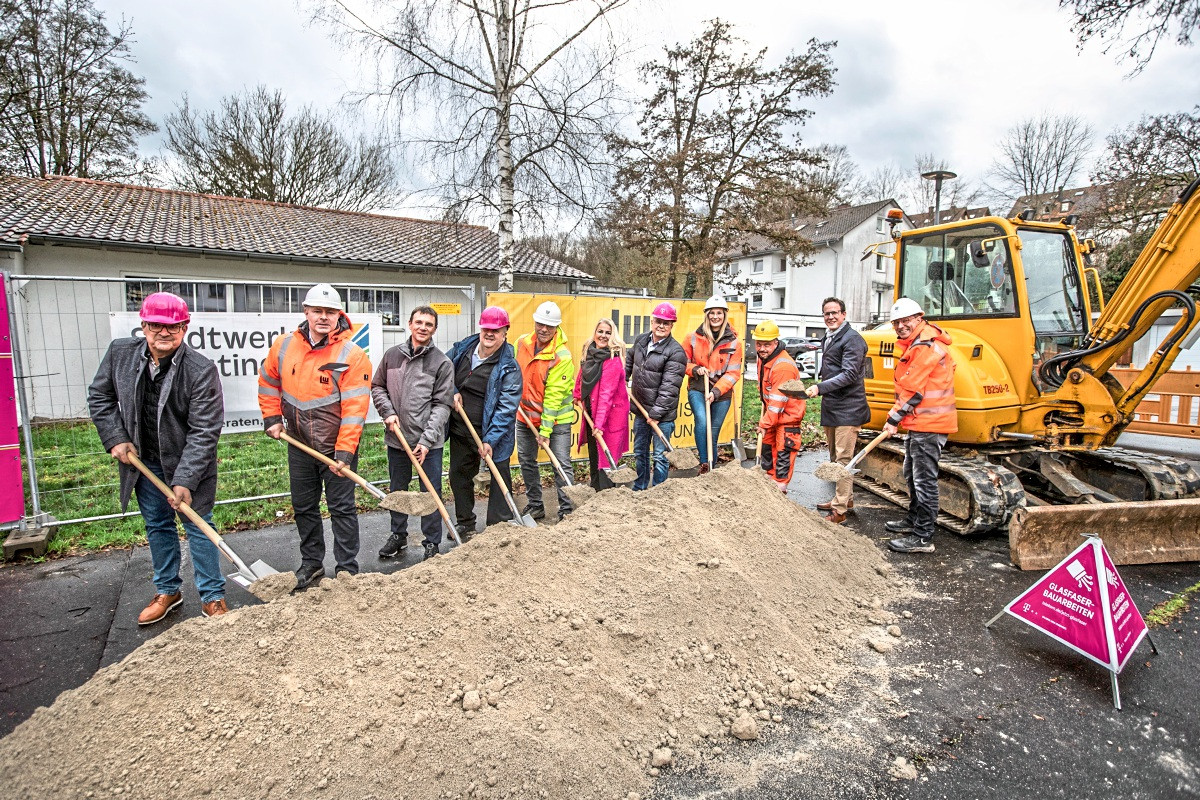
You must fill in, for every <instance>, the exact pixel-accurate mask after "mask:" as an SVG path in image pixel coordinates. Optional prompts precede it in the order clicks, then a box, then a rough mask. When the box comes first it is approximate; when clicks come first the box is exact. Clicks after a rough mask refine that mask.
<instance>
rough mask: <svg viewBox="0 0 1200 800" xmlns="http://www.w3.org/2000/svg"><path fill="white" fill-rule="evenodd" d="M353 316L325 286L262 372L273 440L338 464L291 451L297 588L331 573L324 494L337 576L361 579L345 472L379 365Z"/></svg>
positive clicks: (262, 400)
mask: <svg viewBox="0 0 1200 800" xmlns="http://www.w3.org/2000/svg"><path fill="white" fill-rule="evenodd" d="M352 336H353V330H352V328H351V325H350V318H349V317H347V316H346V312H345V311H344V310H343V306H342V299H341V296H340V295H338V293H337V290H336V289H334V288H333V287H332V286H330V285H329V284H327V283H318V284H317V285H316V286H314V287H312V288H311V289H309V290H308V294H307V295H306V296H305V298H304V322H302V323H301V324H300V327H299V328H298V329H297V330H296V331H294V332H293V333H292V334H291V335H290V336H280V337H279V338H277V339H276V340H275V341H274V342H273V343H272V344H271V351H270V352H269V353H268V354H267V357H266V359H265V360H264V361H263V366H262V370H261V371H260V372H259V374H258V407H259V409H260V410H261V411H262V415H263V426H264V427H265V428H266V432H267V435H268V436H270V437H271V438H273V439H278V438H279V434H281V433H283V431H284V427H285V425H286V429H287V432H288V434H289V435H291V436H293V437H294V438H295V439H297V440H298V441H300V442H301V443H303V444H306V445H308V446H309V447H311V448H313V449H314V450H317V451H319V452H321V453H323V454H325V455H327V456H329V457H330V458H332V459H333V460H334V461H335V462H336V463H335V464H333V465H331V466H329V467H328V468H327V467H326V466H325V465H324V464H323V463H322V462H321V461H318V460H317V459H315V458H313V457H312V456H310V455H308V454H307V453H305V452H303V451H301V450H300V449H299V448H297V447H293V446H292V445H290V444H289V445H288V475H289V477H290V481H291V490H292V509H293V510H294V511H295V515H296V530H297V532H298V533H299V534H300V569H298V570H296V588H297V589H303V588H304V587H306V586H308V585H309V584H310V583H312V582H313V581H316V580H319V579H320V578H321V577H323V576H324V575H325V532H324V529H323V525H322V522H321V489H322V485H324V489H325V505H326V506H327V507H328V508H329V519H330V523H331V526H332V527H333V555H334V558H335V559H336V560H337V567H336V571H337V572H349V573H350V574H351V575H355V574H357V573H358V512H357V511H356V510H355V506H354V482H353V481H351V480H350V478H349V477H347V476H346V475H344V474H342V468H344V467H349V468H350V469H351V470H353V469H354V468H355V467H356V466H357V465H358V440H359V438H360V437H361V436H362V429H363V422H364V421H365V420H366V416H367V409H368V408H369V407H370V405H371V361H370V359H368V358H367V354H366V353H365V352H363V349H362V348H361V347H359V346H358V345H356V344H355V343H354V342H353V341H352Z"/></svg>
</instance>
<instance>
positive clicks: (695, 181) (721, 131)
mask: <svg viewBox="0 0 1200 800" xmlns="http://www.w3.org/2000/svg"><path fill="white" fill-rule="evenodd" d="M743 44H744V43H743V42H742V41H741V40H740V39H737V38H735V37H734V36H733V35H732V33H731V26H730V25H729V24H728V23H726V22H723V21H721V20H719V19H718V20H712V21H710V22H709V23H708V24H707V26H706V27H705V29H704V30H703V31H702V32H701V34H700V35H699V36H698V37H697V38H696V39H694V40H693V41H692V42H690V43H688V44H687V45H676V46H675V47H672V48H668V49H666V51H665V57H664V58H663V59H662V60H661V61H655V62H651V63H648V64H645V65H644V66H643V67H642V69H641V75H642V78H643V79H644V81H645V82H646V84H647V85H648V87H649V89H650V91H651V92H652V94H651V96H650V97H649V98H648V99H647V100H646V101H645V108H644V109H643V111H642V114H641V118H640V122H639V129H640V130H639V135H638V137H637V138H635V139H627V138H614V140H613V147H614V152H616V153H617V154H618V161H619V163H620V165H621V166H620V168H619V169H618V171H617V182H616V188H615V190H614V194H615V198H616V206H615V211H614V214H613V220H612V222H613V225H614V228H615V230H617V231H618V232H619V233H620V235H621V236H622V238H623V239H624V241H625V242H626V243H628V244H630V245H632V246H635V247H638V248H640V249H641V250H642V251H643V252H646V253H648V254H652V253H654V252H655V251H657V250H660V249H662V250H666V251H667V252H668V253H669V259H668V266H667V270H668V271H667V280H666V286H665V291H666V293H667V294H669V295H671V294H675V293H676V292H677V291H680V290H682V294H683V296H684V297H691V296H693V295H694V293H695V292H696V290H697V288H704V287H705V286H706V285H707V278H711V275H712V264H713V261H714V260H715V257H716V256H717V255H718V254H719V253H721V252H724V251H727V250H729V249H731V248H734V247H738V246H742V245H743V243H744V242H745V241H746V240H747V239H748V238H750V237H751V235H761V236H766V237H768V238H770V239H771V240H773V241H776V242H778V243H779V245H780V246H781V247H782V248H783V249H784V250H785V251H786V252H790V253H799V252H803V251H804V250H805V248H807V247H809V246H810V244H809V242H808V240H807V239H805V238H804V237H803V236H802V235H801V234H800V233H798V232H797V231H795V230H794V229H792V228H791V226H788V225H780V224H778V220H779V219H780V214H781V211H782V210H787V209H790V211H791V213H819V212H820V211H821V210H822V209H823V207H824V205H825V202H824V201H825V196H824V195H823V194H822V192H821V191H820V188H821V187H819V186H813V185H812V183H811V180H810V174H809V173H810V170H812V169H813V168H814V167H817V166H818V165H819V164H821V158H820V156H818V155H817V154H816V153H814V152H813V151H812V150H809V149H806V148H804V147H802V146H801V141H800V137H799V134H798V133H797V132H796V128H797V127H798V126H799V125H800V124H802V123H803V121H804V120H805V119H806V118H807V117H808V116H809V115H811V114H812V112H811V111H810V110H808V109H806V108H804V107H803V106H802V105H801V103H802V102H803V101H804V99H805V98H808V97H814V96H820V95H825V94H828V93H829V92H830V91H831V89H832V86H833V69H832V67H831V66H830V57H829V51H830V49H832V47H833V46H834V43H833V42H818V41H816V40H812V41H810V42H809V43H808V49H807V50H806V51H804V52H800V53H789V54H788V55H787V56H785V57H784V59H783V61H782V63H781V64H779V65H778V66H775V67H768V66H767V65H766V64H765V59H766V50H765V49H763V50H759V51H758V52H756V53H750V54H745V53H743V52H741V51H742V46H743ZM681 277H682V278H683V286H682V287H680V286H679V285H678V282H679V279H680V278H681Z"/></svg>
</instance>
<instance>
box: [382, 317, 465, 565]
mask: <svg viewBox="0 0 1200 800" xmlns="http://www.w3.org/2000/svg"><path fill="white" fill-rule="evenodd" d="M437 324H438V315H437V311H435V310H434V309H433V308H431V307H429V306H418V307H417V308H414V309H413V310H412V313H411V314H409V315H408V333H409V338H408V341H407V342H404V343H402V344H398V345H396V346H395V347H392V348H391V349H389V350H388V351H387V352H386V353H384V354H383V360H382V361H380V362H379V367H378V368H377V369H376V370H375V377H374V378H372V379H371V399H372V400H373V401H374V403H375V410H376V411H378V412H379V416H381V417H383V424H384V429H385V433H384V442H385V443H386V444H387V455H388V476H389V477H390V479H391V490H392V491H393V492H399V491H405V490H407V489H408V485H409V483H410V482H411V481H412V478H413V466H412V460H411V459H409V457H408V453H406V452H404V449H403V447H402V446H401V444H400V440H399V439H397V438H396V429H397V428H399V430H400V433H402V434H403V436H404V441H405V442H406V443H407V444H408V446H409V447H410V448H412V451H413V456H414V457H415V458H416V460H417V463H419V464H420V465H421V467H422V469H424V470H425V474H426V476H428V478H429V482H430V483H432V484H433V485H434V487H435V488H436V489H437V492H438V494H439V495H440V494H441V491H442V445H443V444H444V443H445V441H446V423H447V422H448V421H449V419H450V404H451V402H452V400H453V398H454V365H453V364H451V363H450V359H448V358H446V354H445V353H443V352H442V351H441V350H439V349H438V348H437V347H436V346H435V345H434V344H433V334H434V332H435V331H437ZM421 491H427V490H426V488H425V485H424V484H422V485H421ZM391 515H392V529H391V530H392V533H391V536H389V537H388V540H387V541H386V542H385V543H384V545H383V547H382V548H380V550H379V557H380V558H384V559H386V558H395V557H396V556H397V555H399V553H400V551H401V550H403V549H404V548H405V547H407V546H408V515H407V514H400V513H397V512H395V511H392V512H391ZM421 532H422V533H423V534H424V535H425V539H424V541H423V542H422V544H423V545H424V548H425V558H427V559H428V558H433V557H434V556H435V555H437V552H438V547H439V545H441V543H442V519H441V515H440V514H439V513H438V512H436V511H435V512H434V513H432V514H427V515H425V516H424V517H422V518H421Z"/></svg>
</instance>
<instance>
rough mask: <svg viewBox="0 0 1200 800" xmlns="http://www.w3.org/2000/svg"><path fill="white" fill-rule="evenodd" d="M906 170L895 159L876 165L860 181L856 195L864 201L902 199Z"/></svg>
mask: <svg viewBox="0 0 1200 800" xmlns="http://www.w3.org/2000/svg"><path fill="white" fill-rule="evenodd" d="M904 179H905V174H904V170H903V169H901V168H900V166H899V165H898V164H896V163H895V162H894V161H889V162H888V163H886V164H884V165H882V166H879V167H876V168H875V169H873V170H871V173H870V174H869V175H867V176H866V177H864V178H861V179H860V180H859V181H858V184H857V185H856V186H855V189H854V195H855V197H856V198H857V199H858V200H859V201H861V202H864V203H868V202H871V201H873V200H888V199H892V200H900V199H901V198H902V196H903V195H904V188H903V187H904Z"/></svg>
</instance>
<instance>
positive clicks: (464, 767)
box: [0, 466, 896, 800]
mask: <svg viewBox="0 0 1200 800" xmlns="http://www.w3.org/2000/svg"><path fill="white" fill-rule="evenodd" d="M887 574H888V571H887V568H886V565H885V564H884V562H883V561H882V559H881V558H880V556H879V555H878V553H877V551H876V550H875V548H874V547H873V545H871V544H870V543H869V542H867V541H866V540H864V539H862V538H861V537H859V536H856V535H854V534H853V533H850V532H848V531H846V530H845V529H843V528H840V527H837V526H832V525H829V524H827V523H824V522H822V521H821V520H819V519H818V518H817V517H816V515H814V514H812V513H811V512H809V511H807V510H805V509H802V508H799V507H797V506H795V505H794V504H793V503H791V502H790V501H788V500H786V499H785V498H784V497H782V496H781V495H780V493H779V492H778V490H777V489H775V487H774V486H773V485H772V484H771V482H770V481H768V480H767V479H766V478H764V477H763V475H762V473H760V472H758V471H746V470H742V469H740V468H739V467H737V466H729V467H725V468H722V469H719V470H716V471H714V472H712V473H710V474H709V475H706V476H703V477H700V478H694V479H688V480H676V481H668V482H667V483H666V484H663V485H662V486H660V487H657V488H655V489H653V490H651V491H648V492H641V493H637V494H634V493H631V492H629V491H628V490H625V489H614V490H610V491H608V492H603V493H601V494H600V495H598V496H597V497H596V498H595V499H593V500H592V501H591V502H589V503H588V504H587V505H586V506H584V507H583V508H581V509H580V510H579V511H577V512H576V513H574V514H572V515H571V516H569V517H568V518H567V519H566V520H565V521H564V522H562V523H560V524H559V525H557V526H554V527H542V528H537V529H523V528H517V527H514V526H511V525H501V526H494V527H492V528H489V529H488V530H487V531H486V532H485V533H484V534H482V535H479V536H477V537H475V539H474V540H472V541H471V542H470V543H468V544H466V545H464V546H462V547H459V548H456V549H455V550H453V551H452V552H451V553H449V554H448V555H445V556H442V557H439V558H436V559H433V560H430V561H427V562H424V563H422V564H419V565H417V566H414V567H412V568H410V569H407V570H404V571H402V572H399V573H396V574H393V575H380V574H366V575H359V576H357V577H355V578H341V579H338V580H324V581H322V582H321V583H320V584H319V586H317V587H312V588H310V589H308V590H307V591H305V592H302V593H299V594H296V595H291V596H288V597H285V598H283V599H281V600H278V601H276V602H273V603H270V604H268V605H260V606H254V607H250V608H245V609H241V610H239V611H236V612H233V613H231V614H228V615H226V616H224V617H220V618H217V619H212V620H205V619H193V620H188V621H186V622H184V623H181V624H179V625H176V626H174V627H173V628H171V629H169V630H167V631H165V632H164V633H163V634H162V635H160V636H158V637H157V638H155V639H153V640H152V641H150V642H147V643H146V644H144V645H143V646H141V647H139V648H138V649H137V650H136V651H134V652H133V653H131V654H130V655H129V656H128V657H127V658H126V659H125V660H124V661H122V662H121V663H119V664H114V665H112V666H110V667H107V668H105V669H103V670H101V671H100V672H98V673H97V674H96V675H95V676H94V677H93V678H92V679H91V680H90V681H88V682H87V683H86V684H84V685H83V686H82V687H80V688H78V689H75V690H72V691H68V692H65V693H63V694H62V695H61V696H60V697H59V698H58V700H57V701H56V702H55V703H54V705H53V706H52V707H50V708H49V709H39V710H38V711H37V712H36V713H35V714H34V715H33V716H32V717H31V718H30V719H29V720H28V721H26V722H25V723H23V724H22V725H21V726H20V727H18V728H17V729H16V731H15V732H13V734H12V735H10V736H8V737H7V738H5V739H4V740H0V786H4V795H5V796H6V797H10V798H19V797H55V798H59V797H61V798H68V797H111V796H114V795H118V794H119V795H120V796H121V797H144V798H155V799H156V800H157V798H162V797H172V798H179V797H203V796H207V797H221V798H270V797H279V798H283V797H293V796H298V797H309V796H318V797H320V796H327V797H354V798H368V797H376V798H422V797H429V798H433V797H479V798H493V797H494V798H500V797H549V798H626V797H627V796H629V795H630V793H640V792H645V791H647V790H648V789H649V786H650V781H651V780H652V779H653V776H654V775H657V774H658V773H659V770H661V769H668V768H675V769H681V768H687V767H688V766H690V765H698V764H701V763H704V762H706V761H708V760H709V759H713V758H719V757H720V755H719V754H720V753H721V752H722V750H727V749H728V748H730V747H731V745H732V744H734V743H736V740H737V739H741V740H749V739H754V738H757V737H758V736H761V735H768V734H769V731H770V729H771V727H772V725H774V724H775V723H777V722H779V721H780V720H781V719H783V717H782V716H781V715H782V714H784V713H789V712H788V711H787V710H786V709H785V708H784V706H802V705H806V704H808V703H810V702H821V701H820V700H819V699H818V697H819V696H820V695H823V694H824V685H823V682H824V681H826V680H829V679H830V676H832V675H836V674H838V670H839V666H838V661H839V657H840V655H842V653H843V648H846V647H847V646H852V647H857V648H862V647H864V646H865V644H864V642H863V640H862V638H861V632H862V630H863V626H866V625H868V624H869V622H868V620H869V619H870V618H871V614H872V613H876V614H878V611H874V612H873V609H878V608H879V606H880V604H881V603H884V602H887V601H888V600H889V599H890V598H891V596H892V593H893V592H894V591H896V585H895V584H894V582H892V581H891V580H890V579H889V578H887V577H886V576H887ZM852 640H853V641H852ZM847 652H854V651H853V650H850V651H847Z"/></svg>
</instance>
